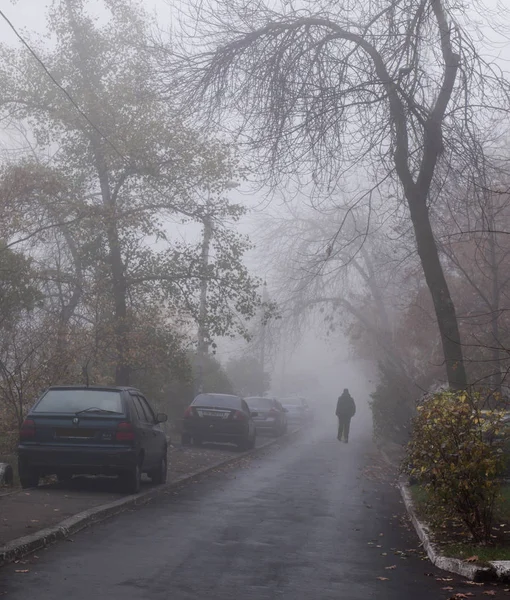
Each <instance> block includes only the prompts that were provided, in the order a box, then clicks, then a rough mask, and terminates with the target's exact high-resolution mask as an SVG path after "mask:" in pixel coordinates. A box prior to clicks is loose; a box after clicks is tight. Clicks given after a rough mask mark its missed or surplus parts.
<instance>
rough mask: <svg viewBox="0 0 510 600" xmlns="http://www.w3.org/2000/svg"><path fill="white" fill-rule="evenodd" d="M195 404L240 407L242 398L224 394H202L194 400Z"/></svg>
mask: <svg viewBox="0 0 510 600" xmlns="http://www.w3.org/2000/svg"><path fill="white" fill-rule="evenodd" d="M193 404H194V405H195V406H219V407H221V408H237V409H238V408H240V406H241V398H239V397H238V396H227V395H222V394H200V395H198V396H197V397H196V398H195V399H194V400H193Z"/></svg>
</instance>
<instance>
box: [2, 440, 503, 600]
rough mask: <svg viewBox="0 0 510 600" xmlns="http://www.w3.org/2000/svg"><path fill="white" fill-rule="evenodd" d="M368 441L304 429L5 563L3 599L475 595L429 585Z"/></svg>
mask: <svg viewBox="0 0 510 600" xmlns="http://www.w3.org/2000/svg"><path fill="white" fill-rule="evenodd" d="M367 448H370V442H369V437H368V436H365V437H363V438H360V437H358V439H356V438H354V439H353V440H352V441H351V443H350V444H348V445H346V444H341V443H339V442H338V441H337V440H336V439H335V437H334V431H331V430H330V431H328V432H326V433H325V432H323V431H321V432H319V431H312V432H309V433H307V434H304V435H303V436H302V437H301V438H300V439H299V440H298V441H296V442H293V443H291V444H289V445H287V446H285V447H283V448H281V449H279V450H273V451H271V452H269V453H268V454H267V455H266V456H262V457H258V458H255V459H252V460H250V461H245V462H244V463H243V464H241V466H238V467H237V468H236V469H226V470H224V471H222V472H220V473H217V474H214V475H213V476H211V477H208V478H206V479H204V480H203V481H201V482H198V483H196V484H191V485H188V486H185V487H183V488H182V489H181V490H178V491H176V492H175V491H174V492H171V493H169V494H167V495H165V496H163V497H161V498H159V499H158V500H156V501H154V502H153V503H152V504H150V505H148V506H145V507H143V508H141V509H137V510H135V511H133V512H130V513H126V514H124V515H121V516H119V517H117V518H115V519H113V520H111V521H108V522H106V523H103V524H101V525H99V526H96V527H94V528H92V529H89V530H86V531H84V532H82V533H81V534H79V535H78V536H76V537H75V539H74V540H73V541H72V542H61V543H60V544H57V545H55V546H53V547H51V548H49V549H47V550H45V551H43V552H41V553H40V554H39V556H38V558H34V559H31V560H30V561H28V563H27V564H16V565H12V566H8V567H5V568H4V569H2V570H1V571H0V596H2V595H5V597H6V598H8V599H12V600H22V599H23V600H26V599H27V598H34V599H37V600H55V598H72V599H73V600H91V599H93V600H102V599H105V600H106V599H108V600H120V599H122V600H131V599H132V600H146V599H147V600H149V599H150V600H160V599H161V600H163V599H164V600H167V599H169V598H171V599H172V600H188V599H189V600H205V599H207V600H228V599H232V600H234V599H235V600H262V599H280V598H281V599H284V600H301V599H302V600H305V599H306V600H310V599H316V600H329V599H331V600H333V599H334V600H339V599H341V600H358V599H359V600H369V599H377V600H386V599H387V600H390V599H391V600H400V599H402V600H404V599H405V600H407V599H409V598H412V599H413V600H434V599H436V598H438V599H441V598H444V599H446V598H450V597H451V596H452V595H453V593H454V592H459V591H463V592H465V591H466V590H469V591H472V592H476V596H475V597H478V596H479V597H482V596H481V590H480V589H478V588H476V589H473V588H469V587H467V586H462V585H460V586H459V585H458V583H457V580H455V581H452V582H444V581H437V580H436V578H440V577H448V575H446V574H444V573H442V572H440V571H437V570H435V569H434V568H433V567H431V565H430V564H429V563H428V562H427V561H424V560H423V558H421V556H420V555H419V553H418V552H416V548H417V545H418V543H417V539H416V537H415V535H414V532H411V531H409V530H408V529H406V527H405V526H403V525H402V523H405V522H406V521H405V519H403V518H402V505H401V504H400V503H399V500H398V494H397V491H396V490H395V488H394V487H393V486H391V485H389V484H388V483H387V482H383V481H379V480H378V479H377V477H375V478H374V477H372V476H371V474H373V473H374V470H373V468H372V466H370V460H369V458H367ZM367 461H368V463H367ZM367 465H368V466H367ZM17 571H18V572H17ZM23 571H28V572H23ZM378 577H382V578H387V580H386V579H383V580H381V579H378ZM450 586H451V587H452V588H454V591H451V590H443V589H442V588H443V587H450ZM497 593H498V596H497V597H500V596H499V591H498V592H497Z"/></svg>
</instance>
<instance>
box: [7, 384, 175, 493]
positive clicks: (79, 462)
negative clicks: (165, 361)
mask: <svg viewBox="0 0 510 600" xmlns="http://www.w3.org/2000/svg"><path fill="white" fill-rule="evenodd" d="M166 420H167V416H166V415H164V414H155V413H154V411H153V410H152V408H151V406H150V405H149V403H148V402H147V400H146V398H145V397H144V396H143V394H142V393H141V392H139V391H138V390H136V389H134V388H128V387H85V386H58V387H50V388H49V389H48V390H46V392H44V394H43V395H42V396H41V397H40V398H39V400H38V401H37V402H36V403H35V405H34V406H33V407H32V409H31V410H30V412H29V413H28V415H27V417H26V419H25V421H24V422H23V425H22V427H21V431H20V442H19V446H18V466H19V476H20V481H21V485H22V487H23V488H28V487H35V486H36V485H38V482H39V478H40V477H41V476H44V475H57V477H58V478H59V479H66V478H70V477H72V476H73V475H76V474H88V475H118V476H119V477H120V478H121V479H122V480H123V484H124V487H125V489H126V491H127V492H129V493H136V492H138V491H139V490H140V480H141V475H142V473H147V474H148V475H149V477H150V478H151V479H152V481H153V482H154V483H158V484H160V483H164V482H165V481H166V474H167V440H166V436H165V433H164V431H163V430H162V428H161V426H160V423H162V422H164V421H166Z"/></svg>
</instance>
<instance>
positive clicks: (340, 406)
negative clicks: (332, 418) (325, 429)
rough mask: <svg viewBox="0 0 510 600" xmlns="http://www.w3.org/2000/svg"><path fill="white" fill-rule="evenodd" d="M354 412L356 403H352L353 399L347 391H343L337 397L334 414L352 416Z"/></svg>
mask: <svg viewBox="0 0 510 600" xmlns="http://www.w3.org/2000/svg"><path fill="white" fill-rule="evenodd" d="M355 414H356V405H355V404H354V399H353V398H352V396H351V395H350V394H349V393H345V392H344V393H343V394H342V395H341V396H340V398H338V402H337V405H336V416H337V417H344V418H345V417H348V418H351V417H354V415H355Z"/></svg>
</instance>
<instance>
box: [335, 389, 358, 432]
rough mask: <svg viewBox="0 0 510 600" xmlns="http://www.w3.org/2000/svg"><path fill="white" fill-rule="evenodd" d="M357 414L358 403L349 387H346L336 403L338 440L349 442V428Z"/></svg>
mask: <svg viewBox="0 0 510 600" xmlns="http://www.w3.org/2000/svg"><path fill="white" fill-rule="evenodd" d="M355 414H356V405H355V404H354V399H353V397H352V396H351V395H350V394H349V390H348V389H347V388H345V389H344V391H343V393H342V395H341V396H340V397H339V398H338V402H337V404H336V416H337V417H338V441H340V442H341V441H342V437H343V439H344V442H345V443H346V444H347V442H348V441H349V429H350V427H351V419H352V417H354V415H355Z"/></svg>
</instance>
